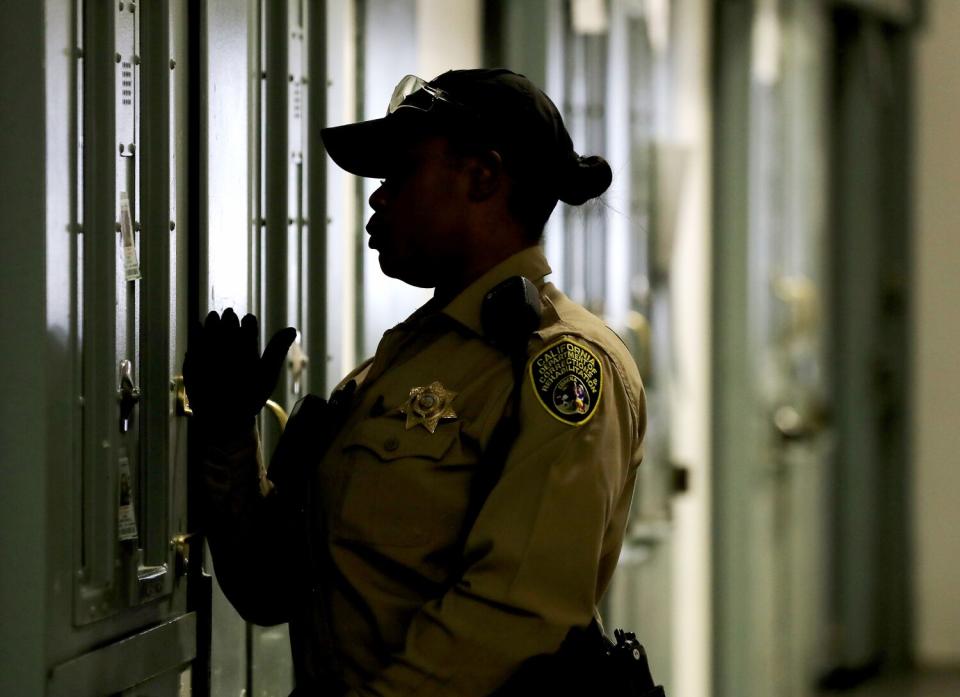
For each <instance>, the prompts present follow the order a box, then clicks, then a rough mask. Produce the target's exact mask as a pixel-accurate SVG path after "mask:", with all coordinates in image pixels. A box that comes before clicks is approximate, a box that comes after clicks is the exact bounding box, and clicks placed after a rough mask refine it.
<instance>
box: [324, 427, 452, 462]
mask: <svg viewBox="0 0 960 697" xmlns="http://www.w3.org/2000/svg"><path fill="white" fill-rule="evenodd" d="M459 432H460V423H459V422H454V423H446V424H440V425H439V426H437V430H436V432H434V433H430V432H429V431H428V430H426V429H425V428H423V426H415V427H413V428H411V429H410V430H409V431H408V430H406V429H405V428H404V423H403V421H402V420H401V419H397V418H391V417H377V418H370V419H365V420H363V421H361V422H360V423H359V424H357V425H356V427H355V428H354V429H353V431H351V433H350V434H349V435H348V436H347V439H346V441H345V442H344V445H343V447H344V450H346V449H347V448H354V447H360V448H366V449H367V450H369V451H371V452H373V453H374V454H376V456H377V457H379V458H380V459H381V460H399V459H400V458H408V457H413V458H425V459H428V460H440V459H441V458H442V457H443V456H444V455H445V454H446V453H447V451H448V450H449V449H450V446H451V445H452V444H453V441H454V440H455V439H456V437H457V435H458V434H459Z"/></svg>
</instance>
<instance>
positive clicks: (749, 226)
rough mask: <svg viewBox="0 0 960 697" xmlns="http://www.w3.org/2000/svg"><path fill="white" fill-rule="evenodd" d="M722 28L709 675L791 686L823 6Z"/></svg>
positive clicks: (823, 456) (821, 413)
mask: <svg viewBox="0 0 960 697" xmlns="http://www.w3.org/2000/svg"><path fill="white" fill-rule="evenodd" d="M718 27H719V31H720V34H719V41H720V45H721V73H720V74H721V79H720V83H719V84H720V95H721V97H720V101H719V104H720V108H719V110H718V118H719V120H720V121H719V124H720V125H719V129H718V135H717V146H716V148H717V149H716V158H717V163H718V169H717V170H715V171H716V177H717V186H716V191H717V196H718V204H717V205H718V207H717V211H718V217H717V220H718V225H717V236H716V247H715V248H716V260H715V265H714V269H715V282H714V287H715V289H716V293H715V306H714V327H715V332H716V336H717V348H716V355H715V358H714V367H713V371H714V375H715V378H714V383H713V384H714V387H713V389H714V394H715V397H714V401H715V413H716V414H717V416H716V422H715V430H714V448H715V455H714V457H715V466H716V475H715V481H716V485H715V496H714V506H715V509H716V514H715V520H716V522H717V525H716V530H715V532H714V536H715V537H714V539H715V549H717V567H716V568H717V584H716V589H717V590H716V595H715V618H716V623H717V641H716V644H715V646H716V652H715V656H714V665H715V684H716V689H717V694H718V695H734V694H736V695H757V696H758V697H759V696H760V695H764V696H766V695H783V696H785V697H800V696H801V695H808V694H813V692H814V691H815V689H816V679H817V677H818V675H819V674H820V672H821V671H822V670H823V668H824V665H825V662H826V659H827V656H826V646H827V612H826V611H827V605H826V603H827V596H826V588H827V586H826V582H827V576H826V574H827V564H826V555H827V551H828V550H827V546H826V541H827V530H828V522H829V521H828V518H827V515H826V514H827V504H828V501H829V493H830V492H829V489H828V487H827V482H828V469H827V466H828V463H829V455H830V447H831V437H830V430H829V428H828V423H827V406H826V405H827V395H826V389H827V382H826V375H825V360H824V351H825V347H826V344H827V328H828V327H829V322H828V321H827V320H826V319H825V316H827V314H828V313H829V311H830V308H829V306H827V304H826V303H825V302H824V297H825V290H824V289H825V284H826V281H827V279H826V271H825V269H826V256H825V255H826V245H825V239H826V235H827V214H828V206H827V162H828V153H829V150H828V147H829V141H828V138H827V135H826V134H827V129H826V110H827V99H828V96H829V94H828V90H827V84H828V66H827V62H826V56H827V55H828V51H827V48H828V45H829V17H828V13H827V11H826V10H825V8H824V7H823V6H821V5H819V4H816V3H806V2H789V3H779V2H768V1H766V0H765V1H764V2H759V3H756V4H755V6H754V7H752V8H746V6H740V5H736V4H734V3H725V4H723V5H722V8H721V12H720V13H719V23H718ZM747 39H749V40H747Z"/></svg>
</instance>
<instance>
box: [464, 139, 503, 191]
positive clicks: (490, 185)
mask: <svg viewBox="0 0 960 697" xmlns="http://www.w3.org/2000/svg"><path fill="white" fill-rule="evenodd" d="M465 164H466V173H467V177H468V181H467V185H468V189H467V194H468V196H469V197H470V200H471V201H485V200H487V199H488V198H490V197H491V196H493V195H494V194H496V193H497V191H499V190H500V188H501V187H502V186H503V185H504V181H503V180H504V175H505V172H504V169H503V158H501V157H500V153H498V152H497V151H496V150H483V151H481V152H479V153H476V154H473V155H470V156H469V157H468V158H467V161H466V163H465Z"/></svg>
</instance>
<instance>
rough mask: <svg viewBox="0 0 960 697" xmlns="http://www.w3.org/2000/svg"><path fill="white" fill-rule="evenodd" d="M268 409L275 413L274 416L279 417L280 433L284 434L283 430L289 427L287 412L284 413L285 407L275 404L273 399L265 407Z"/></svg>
mask: <svg viewBox="0 0 960 697" xmlns="http://www.w3.org/2000/svg"><path fill="white" fill-rule="evenodd" d="M264 406H265V407H266V408H267V409H269V410H270V411H271V412H273V415H274V416H276V417H277V422H278V423H279V424H280V432H281V433H283V429H285V428H286V427H287V419H288V418H289V417H288V416H287V412H286V411H284V409H283V407H281V406H280V405H279V404H277V403H276V402H274V401H273V400H272V399H268V400H267V403H266V404H265V405H264Z"/></svg>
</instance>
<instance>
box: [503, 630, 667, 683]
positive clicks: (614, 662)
mask: <svg viewBox="0 0 960 697" xmlns="http://www.w3.org/2000/svg"><path fill="white" fill-rule="evenodd" d="M614 636H615V642H613V641H610V639H608V638H607V637H606V636H605V635H604V633H603V630H601V628H600V625H599V624H597V622H596V621H594V622H591V623H590V625H589V626H588V627H586V628H585V629H582V628H574V629H572V630H571V631H570V633H569V634H568V635H567V638H566V639H565V640H564V642H563V644H562V645H561V646H560V649H559V650H558V651H557V652H556V653H554V654H550V655H547V656H537V657H535V658H531V659H530V660H528V661H526V662H525V663H524V664H523V665H522V666H521V667H520V670H518V671H517V673H516V674H515V675H514V676H513V677H512V678H511V679H510V680H509V681H508V682H507V683H506V684H505V685H504V686H503V687H501V688H500V689H499V690H497V691H496V692H495V693H494V694H493V695H491V697H521V696H523V697H528V696H529V695H541V694H542V695H549V697H665V693H664V691H663V687H661V686H658V685H656V684H655V683H654V681H653V677H652V676H651V674H650V666H649V664H648V662H647V654H646V652H645V651H644V650H643V647H642V646H641V645H640V643H639V642H638V641H637V639H636V637H635V636H634V635H633V634H632V633H629V632H623V631H622V630H619V629H618V630H617V631H616V632H614Z"/></svg>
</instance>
